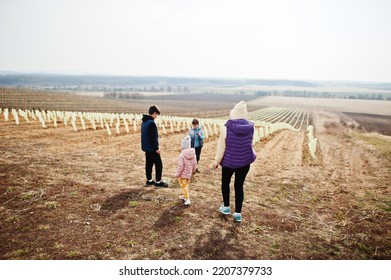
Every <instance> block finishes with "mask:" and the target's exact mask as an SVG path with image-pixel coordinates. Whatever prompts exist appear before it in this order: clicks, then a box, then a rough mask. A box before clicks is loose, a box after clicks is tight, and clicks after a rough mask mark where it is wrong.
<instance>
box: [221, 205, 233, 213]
mask: <svg viewBox="0 0 391 280" xmlns="http://www.w3.org/2000/svg"><path fill="white" fill-rule="evenodd" d="M219 211H220V213H223V214H224V215H229V214H231V209H230V208H229V206H224V205H221V206H220V208H219Z"/></svg>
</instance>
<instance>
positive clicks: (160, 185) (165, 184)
mask: <svg viewBox="0 0 391 280" xmlns="http://www.w3.org/2000/svg"><path fill="white" fill-rule="evenodd" d="M155 187H156V188H168V184H167V183H166V182H164V181H160V182H156V183H155Z"/></svg>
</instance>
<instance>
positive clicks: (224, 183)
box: [221, 165, 250, 213]
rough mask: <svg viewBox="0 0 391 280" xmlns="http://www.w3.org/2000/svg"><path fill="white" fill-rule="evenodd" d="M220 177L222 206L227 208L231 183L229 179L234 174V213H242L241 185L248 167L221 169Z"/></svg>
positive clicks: (242, 197) (242, 194) (242, 196)
mask: <svg viewBox="0 0 391 280" xmlns="http://www.w3.org/2000/svg"><path fill="white" fill-rule="evenodd" d="M222 169H223V170H222V177H221V192H222V194H223V200H224V206H229V193H230V187H229V184H230V183H231V177H232V175H233V174H234V173H235V182H234V187H235V212H236V213H241V212H242V205H243V199H244V191H243V184H244V180H245V179H246V176H247V173H248V171H249V170H250V165H247V166H244V167H240V168H235V169H231V168H228V167H223V168H222Z"/></svg>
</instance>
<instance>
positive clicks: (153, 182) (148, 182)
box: [145, 180, 156, 187]
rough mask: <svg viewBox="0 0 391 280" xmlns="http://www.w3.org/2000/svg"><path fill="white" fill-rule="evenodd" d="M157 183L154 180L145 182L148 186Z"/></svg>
mask: <svg viewBox="0 0 391 280" xmlns="http://www.w3.org/2000/svg"><path fill="white" fill-rule="evenodd" d="M155 184H156V182H155V181H154V180H151V181H149V180H147V182H146V183H145V186H146V187H150V186H152V185H155Z"/></svg>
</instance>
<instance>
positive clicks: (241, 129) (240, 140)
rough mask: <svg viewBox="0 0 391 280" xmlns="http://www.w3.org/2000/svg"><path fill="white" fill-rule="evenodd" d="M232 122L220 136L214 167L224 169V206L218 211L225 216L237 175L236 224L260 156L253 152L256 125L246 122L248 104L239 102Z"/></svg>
mask: <svg viewBox="0 0 391 280" xmlns="http://www.w3.org/2000/svg"><path fill="white" fill-rule="evenodd" d="M229 117H230V119H229V120H228V121H227V122H226V123H225V126H224V128H223V130H222V132H221V134H220V138H219V142H218V146H217V154H216V157H215V162H214V163H213V167H214V168H217V167H218V166H219V165H221V167H222V178H221V192H222V195H223V201H224V204H223V205H222V206H221V207H220V208H219V211H220V212H221V213H223V214H225V215H230V214H231V209H230V203H229V195H230V186H229V185H230V182H231V177H232V175H233V174H235V182H234V187H235V212H234V213H233V218H234V220H235V221H236V222H241V221H242V214H241V212H242V205H243V199H244V191H243V184H244V180H245V179H246V176H247V173H248V172H249V170H250V164H251V163H252V162H254V161H255V159H256V157H257V155H256V153H255V151H254V150H253V146H252V141H253V135H254V123H252V122H250V121H248V120H247V105H246V103H245V102H244V101H240V102H239V103H238V104H236V105H235V107H234V108H233V109H232V111H231V113H230V116H229Z"/></svg>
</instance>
